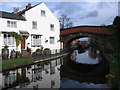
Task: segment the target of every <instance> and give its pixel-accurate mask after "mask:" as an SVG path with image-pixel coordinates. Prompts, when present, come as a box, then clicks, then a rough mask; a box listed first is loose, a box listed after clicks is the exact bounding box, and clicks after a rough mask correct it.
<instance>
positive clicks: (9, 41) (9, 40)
mask: <svg viewBox="0 0 120 90" xmlns="http://www.w3.org/2000/svg"><path fill="white" fill-rule="evenodd" d="M3 43H4V45H7V46H13V45H14V44H15V38H14V37H13V36H12V34H10V33H5V34H3Z"/></svg>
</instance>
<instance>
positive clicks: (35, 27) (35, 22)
mask: <svg viewBox="0 0 120 90" xmlns="http://www.w3.org/2000/svg"><path fill="white" fill-rule="evenodd" d="M34 24H35V25H34ZM32 29H37V21H32Z"/></svg>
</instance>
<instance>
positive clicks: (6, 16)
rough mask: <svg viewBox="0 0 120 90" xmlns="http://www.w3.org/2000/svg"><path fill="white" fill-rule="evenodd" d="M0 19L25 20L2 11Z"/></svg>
mask: <svg viewBox="0 0 120 90" xmlns="http://www.w3.org/2000/svg"><path fill="white" fill-rule="evenodd" d="M0 17H2V18H7V19H16V20H25V18H24V17H23V16H21V15H18V14H14V13H10V12H4V11H0Z"/></svg>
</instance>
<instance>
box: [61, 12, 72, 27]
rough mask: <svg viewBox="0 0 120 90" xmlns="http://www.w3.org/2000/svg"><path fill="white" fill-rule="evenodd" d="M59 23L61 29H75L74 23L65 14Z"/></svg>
mask: <svg viewBox="0 0 120 90" xmlns="http://www.w3.org/2000/svg"><path fill="white" fill-rule="evenodd" d="M59 21H60V28H61V29H64V28H70V27H73V22H72V21H71V19H70V18H68V17H67V16H66V15H65V14H62V15H61V16H60V18H59Z"/></svg>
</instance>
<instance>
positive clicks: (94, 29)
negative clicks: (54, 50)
mask: <svg viewBox="0 0 120 90" xmlns="http://www.w3.org/2000/svg"><path fill="white" fill-rule="evenodd" d="M60 34H61V41H62V42H63V47H64V48H67V47H68V46H69V44H70V42H71V41H72V40H75V39H77V38H81V37H90V38H92V39H94V40H97V39H99V38H102V39H104V38H105V37H106V36H109V35H111V33H110V32H109V30H108V29H107V28H106V27H102V26H78V27H72V28H66V29H62V30H61V32H60Z"/></svg>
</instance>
